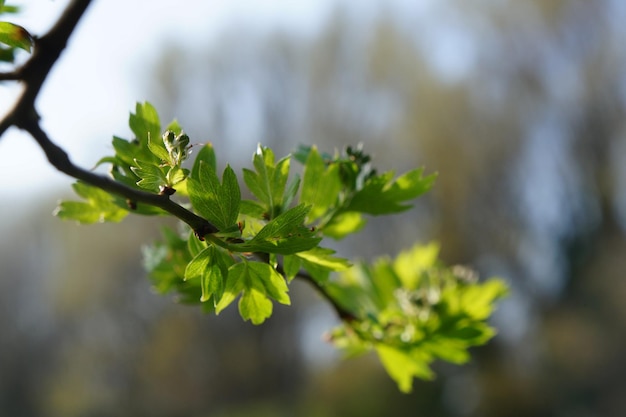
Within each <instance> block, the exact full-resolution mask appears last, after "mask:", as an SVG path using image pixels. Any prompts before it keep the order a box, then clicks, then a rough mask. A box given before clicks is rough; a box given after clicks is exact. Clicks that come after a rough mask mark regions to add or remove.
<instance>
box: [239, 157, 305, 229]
mask: <svg viewBox="0 0 626 417" xmlns="http://www.w3.org/2000/svg"><path fill="white" fill-rule="evenodd" d="M253 165H254V168H255V171H252V170H249V169H245V168H244V170H243V179H244V182H245V183H246V185H247V186H248V188H249V189H250V191H251V192H252V194H254V196H255V197H256V198H258V199H259V201H261V202H262V203H263V204H264V205H265V207H266V210H267V213H268V215H269V218H270V219H273V218H274V217H275V216H277V215H279V214H280V213H281V212H282V211H283V209H284V206H283V201H284V194H285V186H286V184H287V178H288V176H289V158H288V157H287V158H283V159H281V160H280V161H278V163H274V152H272V150H271V149H269V148H266V147H262V146H260V145H259V147H258V149H257V152H256V153H255V154H254V157H253ZM292 186H293V184H292ZM296 190H297V189H296ZM290 193H294V194H295V192H294V191H293V190H290ZM291 198H293V195H291Z"/></svg>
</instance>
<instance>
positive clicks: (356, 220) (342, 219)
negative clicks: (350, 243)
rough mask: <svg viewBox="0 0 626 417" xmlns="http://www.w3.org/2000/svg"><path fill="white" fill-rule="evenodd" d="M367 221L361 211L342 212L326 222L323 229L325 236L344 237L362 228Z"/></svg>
mask: <svg viewBox="0 0 626 417" xmlns="http://www.w3.org/2000/svg"><path fill="white" fill-rule="evenodd" d="M366 223H367V221H366V220H365V219H364V218H363V216H362V215H361V213H358V212H356V211H348V212H340V213H337V214H336V215H334V216H333V217H332V218H331V220H330V221H329V222H328V223H326V224H325V225H324V226H323V228H322V230H323V232H324V236H328V237H332V238H333V239H337V240H339V239H343V238H344V237H346V236H348V235H350V234H352V233H356V232H358V231H359V230H361V229H362V228H363V227H364V226H365V224H366Z"/></svg>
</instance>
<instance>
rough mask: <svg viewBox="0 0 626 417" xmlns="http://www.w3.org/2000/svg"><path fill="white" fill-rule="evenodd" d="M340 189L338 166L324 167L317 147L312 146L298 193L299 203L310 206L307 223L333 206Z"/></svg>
mask: <svg viewBox="0 0 626 417" xmlns="http://www.w3.org/2000/svg"><path fill="white" fill-rule="evenodd" d="M340 191H341V179H340V177H339V166H338V165H336V164H333V165H330V166H329V167H326V163H325V162H324V159H323V158H322V156H321V155H320V154H319V153H318V151H317V148H315V147H312V148H311V150H310V152H309V154H308V157H307V160H306V164H305V166H304V177H303V179H302V193H301V195H300V203H304V204H309V205H311V206H312V207H311V211H310V212H309V214H308V221H307V223H311V222H313V221H315V220H316V219H318V218H319V217H321V216H322V215H324V213H326V212H327V211H328V210H329V209H330V208H331V207H333V206H334V205H335V204H336V202H337V198H338V195H339V192H340Z"/></svg>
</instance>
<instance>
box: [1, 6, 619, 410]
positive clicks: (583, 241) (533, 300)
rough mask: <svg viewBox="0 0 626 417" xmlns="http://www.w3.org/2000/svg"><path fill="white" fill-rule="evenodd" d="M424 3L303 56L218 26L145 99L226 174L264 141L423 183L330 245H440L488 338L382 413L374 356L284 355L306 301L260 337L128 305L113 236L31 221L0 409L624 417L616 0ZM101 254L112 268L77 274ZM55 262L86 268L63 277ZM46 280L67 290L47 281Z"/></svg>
mask: <svg viewBox="0 0 626 417" xmlns="http://www.w3.org/2000/svg"><path fill="white" fill-rule="evenodd" d="M433 3H435V2H429V4H430V5H429V6H424V7H423V8H420V7H417V6H416V7H415V9H413V8H411V7H409V8H408V9H409V10H404V11H403V12H400V13H396V12H393V11H391V10H387V11H383V12H381V13H378V17H376V18H371V19H370V20H367V21H363V20H362V19H361V17H362V16H361V15H360V14H358V13H356V12H355V11H353V10H352V11H351V9H348V8H346V9H338V11H337V13H336V14H335V15H333V16H332V18H331V19H330V21H329V22H328V24H327V26H326V27H325V28H324V30H323V31H322V32H321V33H320V34H319V36H315V37H312V38H306V37H298V36H292V35H291V34H284V33H274V34H270V35H262V34H258V33H246V31H244V30H242V29H241V28H234V29H233V30H232V31H231V32H229V33H225V34H224V35H223V38H221V39H220V40H219V42H216V43H215V44H211V45H208V46H206V47H204V48H194V49H193V52H192V53H190V52H189V51H187V50H185V49H183V48H181V49H179V50H176V49H173V50H171V51H166V52H165V53H164V56H163V57H162V61H160V62H157V63H155V65H153V66H152V67H153V68H155V78H154V80H153V81H152V84H151V85H150V91H151V92H152V93H151V94H152V96H153V97H154V99H153V101H154V102H155V104H156V106H157V107H158V108H159V109H166V110H165V111H164V113H166V114H165V115H164V116H165V117H166V118H167V117H173V116H174V115H179V116H180V117H181V122H183V123H184V125H185V127H186V129H187V132H188V133H189V135H190V136H191V137H194V138H207V139H210V140H211V141H213V142H215V143H216V147H217V148H219V149H227V147H228V145H229V144H230V145H231V147H230V148H229V150H228V151H226V150H225V151H224V152H225V153H227V154H228V155H224V158H223V159H224V160H229V161H230V160H237V158H240V159H239V160H240V161H244V160H247V159H248V153H247V152H246V153H243V155H241V149H243V148H246V149H247V148H250V147H252V146H254V145H255V144H256V143H257V142H259V141H260V142H262V143H264V144H267V145H269V146H271V147H272V148H274V149H275V150H276V152H277V153H280V154H282V153H287V152H289V151H290V150H291V149H292V148H293V143H294V141H297V142H307V143H319V144H320V148H324V149H327V148H332V147H334V146H336V147H338V148H340V147H343V145H345V144H348V143H355V142H359V141H361V142H364V143H365V145H366V146H367V148H368V149H371V150H374V155H375V157H376V158H377V160H378V161H380V165H381V166H394V167H397V169H398V170H403V169H407V168H408V167H410V166H415V165H426V166H427V167H428V169H429V170H433V171H435V170H436V171H438V172H440V173H441V174H440V176H439V178H438V186H437V187H436V188H435V189H434V190H433V193H432V194H431V197H430V199H428V198H427V199H426V200H424V203H423V204H422V205H421V206H420V207H419V208H418V213H417V214H416V213H408V214H403V215H401V216H399V217H398V218H397V219H395V220H393V221H392V222H389V221H387V220H386V221H385V224H384V225H380V224H377V223H376V222H371V223H370V224H369V225H368V227H367V228H365V230H364V231H363V234H362V235H360V236H359V239H356V240H346V241H344V242H343V243H342V245H344V246H343V249H345V250H346V251H347V252H349V251H350V250H351V247H353V246H354V251H353V253H357V252H358V253H367V254H368V256H369V255H370V254H371V255H372V256H373V255H375V254H377V253H378V252H380V249H377V248H380V247H384V248H385V252H391V253H395V252H397V251H399V249H400V248H401V247H403V246H406V245H407V244H409V242H413V241H414V240H415V238H416V237H419V238H422V239H423V240H427V239H431V238H435V239H436V240H438V241H439V242H440V243H441V247H442V253H441V256H442V257H443V259H444V260H445V261H446V262H448V263H467V264H471V265H477V266H478V267H479V268H478V269H479V270H480V272H481V275H491V274H497V275H501V276H505V277H508V278H509V279H510V280H511V285H512V286H513V291H512V297H511V298H510V299H509V300H508V301H507V302H505V303H503V306H502V308H501V309H500V314H499V315H497V316H496V323H495V324H496V325H497V327H499V328H501V329H502V332H501V334H500V335H499V336H498V337H497V338H496V341H497V342H498V343H496V344H494V345H492V346H490V347H488V348H487V349H486V350H481V351H477V352H475V355H476V360H475V361H474V362H473V363H472V365H470V366H469V367H467V368H463V369H459V368H454V367H445V366H444V367H442V368H441V369H437V370H438V371H439V374H441V375H442V377H441V378H440V379H438V380H437V381H435V382H434V383H428V384H418V385H417V386H416V387H415V388H414V393H413V394H411V395H410V396H401V395H400V394H398V393H396V392H395V386H394V385H393V384H392V383H391V382H389V381H388V380H386V377H384V374H383V372H382V370H381V368H380V367H379V366H378V365H376V364H375V362H374V361H372V358H371V357H369V356H365V357H362V358H359V359H357V360H356V361H354V362H346V363H342V364H341V365H337V366H327V365H328V364H329V363H334V362H332V361H328V359H324V356H323V355H322V354H321V351H323V349H324V347H323V344H320V347H319V351H318V352H317V353H318V354H319V355H320V356H315V357H310V356H308V355H310V354H305V351H304V350H300V349H294V348H293V345H291V344H290V343H288V342H287V341H288V340H294V338H296V337H298V336H302V335H301V334H300V333H298V330H297V329H298V328H300V327H301V326H302V323H307V325H311V326H313V325H315V320H324V310H321V311H320V310H319V309H313V305H314V300H311V299H309V298H308V295H306V294H308V291H302V292H299V291H295V293H297V294H298V295H297V296H298V297H302V299H300V300H299V301H298V303H299V304H300V303H302V304H307V303H311V304H310V306H308V307H305V308H304V309H303V310H302V311H301V312H300V313H299V314H298V315H297V317H293V316H292V315H283V314H281V310H280V309H277V311H276V312H275V316H274V318H273V319H272V320H271V321H269V322H268V323H267V326H269V327H268V328H264V329H262V330H261V329H256V328H250V326H241V325H237V324H236V323H237V321H236V319H234V315H233V317H231V318H232V319H234V320H233V321H232V322H230V321H229V322H228V323H227V322H225V321H222V320H217V321H216V320H206V318H204V317H202V318H201V316H199V315H196V314H195V313H193V312H191V311H190V310H186V309H184V308H181V307H176V306H174V305H170V304H169V303H168V302H167V301H166V300H160V301H159V299H157V298H155V297H149V296H147V295H146V294H145V286H146V285H147V282H145V280H141V279H137V277H138V276H140V275H141V272H140V271H139V270H137V265H138V253H136V252H133V251H132V250H130V252H128V250H126V249H124V246H123V245H122V244H121V243H120V242H119V241H117V240H112V236H113V235H116V234H117V233H118V232H117V231H110V232H106V231H105V229H104V228H99V229H98V232H94V231H93V230H92V229H90V230H80V231H77V230H73V229H70V228H67V227H65V225H63V226H61V225H58V224H57V225H56V226H46V227H53V229H51V230H50V231H46V230H47V229H46V227H44V226H43V224H42V223H41V222H42V220H41V219H42V218H45V217H46V216H47V214H46V213H44V214H41V213H35V214H34V215H33V217H32V218H28V219H27V220H24V222H22V223H21V224H19V225H18V224H17V223H18V222H17V221H15V227H16V228H17V229H15V230H14V231H13V232H11V233H8V232H7V233H5V235H4V236H6V239H2V250H1V251H0V257H1V258H0V259H1V260H0V263H1V265H2V266H3V272H2V278H3V279H2V280H0V288H1V290H2V291H0V297H1V299H2V302H1V303H0V308H1V309H2V313H3V314H2V315H0V328H2V329H3V337H2V338H1V339H0V375H1V376H0V388H1V389H0V409H2V411H3V413H4V414H7V415H19V414H22V415H68V416H71V415H94V416H95V415H111V416H116V415H119V416H122V415H133V416H138V415H150V416H159V415H164V416H165V415H168V416H172V415H199V416H204V415H206V416H222V415H242V416H246V415H250V416H252V415H254V416H257V415H262V414H263V413H265V414H267V415H278V416H280V415H294V414H295V415H302V416H324V417H326V416H342V417H344V416H351V415H354V416H357V415H358V416H380V415H424V416H443V415H445V416H481V417H491V416H507V417H510V416H529V415H530V416H539V417H541V416H546V417H547V416H572V415H589V416H600V415H601V416H615V417H618V416H622V415H624V414H626V400H625V398H626V395H625V394H626V383H625V382H624V381H623V376H622V375H623V373H624V371H625V370H626V361H624V359H623V355H622V352H623V351H624V350H625V349H626V346H625V345H624V341H623V338H622V337H621V335H622V334H623V333H624V331H625V329H626V310H625V308H624V303H623V300H624V299H625V298H626V285H625V281H624V279H623V277H624V273H623V271H624V270H626V258H625V257H624V256H623V254H624V253H625V252H626V239H625V238H624V224H625V222H624V219H625V213H624V211H625V205H624V195H625V189H626V187H625V186H624V184H625V176H626V172H625V170H624V168H623V167H624V163H623V161H624V160H625V159H626V138H625V136H624V132H626V129H625V128H624V118H623V114H624V110H625V109H624V107H625V104H624V103H626V100H625V99H624V88H623V86H624V85H625V82H624V81H625V80H624V75H623V74H626V68H625V66H626V64H625V62H626V59H624V58H625V56H624V55H625V53H626V52H625V51H624V48H623V47H622V45H623V43H624V40H625V38H626V34H625V33H624V29H623V21H624V19H625V18H626V11H625V10H624V7H623V5H622V3H621V2H619V1H612V0H601V1H595V2H585V1H580V0H576V1H566V0H550V1H540V0H533V1H528V2H513V1H504V2H484V1H479V0H472V1H463V2H461V1H456V0H447V1H441V2H436V4H433ZM420 10H421V11H420ZM359 16H361V17H359ZM199 51H202V52H199ZM173 58H176V59H173ZM174 62H175V63H176V64H175V65H173V64H172V63H174ZM451 62H452V63H451ZM186 80H189V81H186ZM147 96H150V94H147ZM244 116H245V119H244ZM243 120H246V122H245V123H244V122H243ZM198 140H200V139H198ZM220 141H222V142H220ZM49 206H50V207H51V206H52V205H49ZM141 224H143V223H141ZM391 225H393V232H391V233H390V234H385V233H383V230H386V229H392V226H391ZM5 228H8V226H5ZM124 228H125V233H126V231H127V230H130V229H129V228H130V225H125V226H124ZM61 229H63V230H61ZM77 233H81V234H82V235H81V236H80V237H78V236H76V235H75V234H77ZM107 233H110V235H108V234H107ZM127 234H128V233H127ZM146 234H147V232H146V231H145V230H142V231H141V232H137V233H136V234H129V236H130V237H129V239H131V240H132V239H133V236H146ZM12 236H16V237H15V239H10V237H12ZM89 238H91V240H89ZM85 241H89V242H93V245H103V246H104V247H103V248H102V249H101V250H99V251H92V250H91V248H90V247H86V245H85V244H84V242H85ZM9 242H10V243H9ZM369 242H372V244H371V245H370V243H369ZM122 243H124V242H122ZM129 247H136V242H130V244H129ZM14 248H20V251H19V255H17V254H15V252H13V251H12V249H14ZM66 251H68V252H66ZM101 252H107V253H110V254H111V255H110V256H107V257H106V259H109V260H110V259H113V258H114V257H115V254H116V253H117V254H119V256H120V257H119V260H118V261H115V262H109V261H107V262H104V260H103V259H101V258H100V257H96V258H90V257H89V256H88V254H89V253H92V254H93V253H101ZM43 253H45V254H46V255H45V256H44V255H42V254H43ZM61 253H64V254H65V255H60V254H61ZM69 254H71V257H72V260H73V261H72V262H75V259H82V260H84V263H81V264H77V265H75V266H73V267H72V269H71V270H68V268H69V266H68V265H71V264H72V263H69V262H63V260H64V259H66V258H65V257H67V256H70V255H69ZM129 256H130V257H131V258H132V259H131V260H130V261H124V260H123V259H128V257H129ZM50 263H52V264H54V265H57V266H56V268H60V269H62V270H63V271H62V274H52V273H44V272H43V271H46V270H47V271H50V270H51V268H50ZM42 265H43V266H42ZM109 268H112V269H109ZM52 270H54V268H52ZM98 276H102V277H104V276H106V277H109V279H104V278H103V279H97V277H98ZM112 276H113V277H118V278H115V280H114V279H111V278H110V277H112ZM7 277H19V279H9V278H7ZM55 277H56V278H55ZM59 277H65V279H61V278H59ZM85 277H89V279H86V278H85ZM92 277H94V278H93V279H92ZM118 279H119V280H126V282H128V284H129V285H130V284H133V283H134V285H137V286H138V287H140V289H139V290H137V292H136V293H132V297H133V299H132V302H127V301H128V300H125V299H124V298H123V297H122V296H121V295H120V294H117V293H116V292H115V291H114V290H112V289H111V288H110V287H108V285H107V284H111V283H112V282H116V281H117V280H118ZM42 286H43V287H44V288H47V289H49V290H48V291H47V292H42V291H40V287H42ZM35 288H36V289H37V291H35ZM76 294H80V296H77V295H76ZM84 294H89V295H90V297H88V298H85V297H84ZM127 296H131V295H127ZM294 296H296V295H295V294H294ZM54 300H57V301H54ZM59 300H67V301H64V302H63V303H61V302H60V301H59ZM72 300H74V301H73V302H71V301H72ZM86 300H87V301H86ZM305 300H306V301H305ZM130 306H135V307H136V308H137V309H136V310H132V311H128V310H127V309H130V308H131V307H130ZM135 307H133V308H135ZM309 308H311V309H312V310H310V309H309ZM311 311H313V312H314V313H315V314H311ZM223 314H225V315H226V314H228V311H225V312H224V313H223ZM224 317H226V316H224ZM229 317H230V316H229ZM220 319H222V317H220ZM274 323H275V327H274ZM279 329H282V330H279ZM170 334H171V335H173V336H172V337H170V336H169V335H170ZM218 334H219V338H218V337H217V336H215V335H218ZM303 337H304V336H303ZM174 341H178V342H176V343H174ZM192 342H193V343H192ZM79 352H82V353H80V354H79ZM241 352H245V354H241ZM215 357H219V358H220V361H219V362H217V361H214V360H212V359H211V358H215ZM242 357H243V358H248V359H247V360H246V361H241V359H240V358H242ZM261 357H263V358H265V359H264V360H261V359H260V358H261ZM74 358H79V359H80V360H78V359H77V360H76V361H73V360H71V359H74ZM234 358H238V359H234ZM257 360H258V362H256V361H257ZM278 363H283V364H284V366H282V367H281V366H278ZM224 369H235V370H237V372H235V373H234V374H231V375H229V376H227V375H225V374H224V371H223V370H224ZM377 375H378V376H380V377H381V378H376V376H377ZM216 380H218V381H219V383H218V384H215V383H214V381H216ZM212 381H213V382H212ZM54 387H58V388H54ZM68 392H80V393H81V396H80V397H78V398H74V397H73V396H68V394H67V393H68ZM67 398H69V399H67ZM79 400H80V401H79ZM45 410H48V411H47V412H46V411H45ZM381 410H384V411H381Z"/></svg>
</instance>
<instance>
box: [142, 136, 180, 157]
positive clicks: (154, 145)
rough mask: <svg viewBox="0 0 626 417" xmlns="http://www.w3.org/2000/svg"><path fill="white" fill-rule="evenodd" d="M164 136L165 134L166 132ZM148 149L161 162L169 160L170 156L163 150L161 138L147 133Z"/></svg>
mask: <svg viewBox="0 0 626 417" xmlns="http://www.w3.org/2000/svg"><path fill="white" fill-rule="evenodd" d="M165 134H167V132H166V133H165ZM173 134H174V133H173V132H172V135H173ZM148 148H149V149H150V152H152V153H153V154H154V155H155V156H156V157H157V158H159V159H160V160H161V161H169V160H170V154H169V153H168V152H167V149H165V145H164V144H163V138H162V137H161V136H153V135H152V134H151V133H150V132H148Z"/></svg>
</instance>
